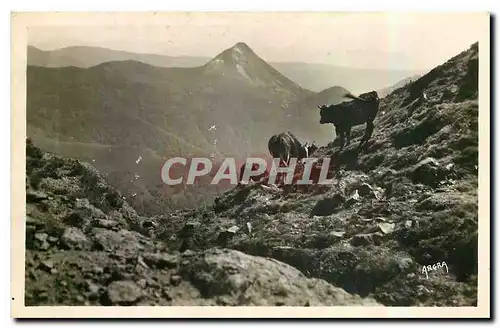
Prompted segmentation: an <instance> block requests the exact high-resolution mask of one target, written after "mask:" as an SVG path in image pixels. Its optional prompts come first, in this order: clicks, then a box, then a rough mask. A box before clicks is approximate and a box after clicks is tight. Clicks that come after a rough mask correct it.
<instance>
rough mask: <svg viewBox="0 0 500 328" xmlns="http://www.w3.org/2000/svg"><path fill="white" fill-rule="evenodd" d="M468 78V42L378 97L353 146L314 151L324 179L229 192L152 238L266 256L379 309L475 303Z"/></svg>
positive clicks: (473, 143) (473, 60) (472, 61)
mask: <svg viewBox="0 0 500 328" xmlns="http://www.w3.org/2000/svg"><path fill="white" fill-rule="evenodd" d="M477 73H478V45H477V43H476V44H474V45H472V46H471V47H470V48H469V49H467V50H466V51H464V52H462V53H460V54H458V55H457V56H455V57H453V58H451V59H450V60H449V61H447V62H446V63H444V64H443V65H440V66H439V67H436V68H435V69H433V70H431V71H430V72H429V73H428V74H426V75H424V76H422V77H421V78H420V79H418V80H416V81H414V82H413V83H411V84H409V85H407V86H406V87H403V88H400V89H398V90H396V91H395V92H393V93H392V94H390V95H388V96H387V97H385V98H384V99H382V101H381V110H380V113H379V115H378V116H377V118H376V119H375V130H374V133H373V137H372V139H371V140H369V141H368V144H367V146H366V147H365V148H364V149H362V150H361V151H358V150H357V144H358V143H359V142H360V140H361V137H362V134H363V132H364V131H363V127H356V128H355V129H353V138H354V139H353V141H352V143H351V144H350V145H349V146H347V147H346V148H345V149H344V150H343V151H341V152H339V149H338V147H337V146H335V145H334V144H329V145H328V146H325V147H321V148H320V149H318V151H317V152H315V153H314V157H317V158H321V159H322V158H325V157H329V158H332V162H333V165H332V166H331V168H330V169H331V174H332V178H333V179H334V182H333V184H327V185H313V186H299V185H295V186H281V187H276V186H268V185H266V184H265V183H261V182H260V183H255V184H252V185H250V186H243V187H238V188H234V189H232V190H230V191H228V192H226V193H225V194H223V195H222V196H221V197H218V198H217V199H216V200H215V201H214V204H213V205H211V206H206V207H203V208H199V209H197V210H196V211H189V212H187V211H186V212H180V213H176V214H174V215H171V216H169V217H168V218H161V219H160V224H158V226H157V230H156V232H155V234H156V235H157V236H165V235H169V234H172V233H174V232H180V231H189V234H185V235H184V238H182V239H180V240H179V239H177V240H172V241H169V242H167V247H169V248H172V249H181V250H186V249H187V250H192V251H200V250H204V249H209V248H211V247H214V246H218V247H226V248H231V249H236V250H239V251H243V252H245V253H247V254H251V255H256V256H265V257H270V258H274V259H277V260H279V261H283V262H285V263H287V264H289V265H292V266H294V267H296V268H298V269H299V270H301V271H302V272H303V273H304V274H305V275H306V276H308V277H314V278H320V279H324V280H326V281H328V282H329V283H331V284H333V285H335V286H337V287H340V288H343V289H345V290H346V291H347V292H349V293H353V294H358V295H360V296H361V297H373V298H375V299H376V300H377V301H378V302H380V303H382V304H384V305H386V306H477V283H478V282H477V273H478V262H477V261H478V180H477V179H478V171H477V169H478V167H477V165H478V133H477V131H478V110H479V108H478V99H477V90H478V79H477V78H478V75H477ZM423 92H425V93H426V94H427V96H428V98H427V100H425V99H424V98H423V97H421V95H422V93H423ZM424 266H425V268H426V271H427V272H426V271H423V269H422V268H423V267H424Z"/></svg>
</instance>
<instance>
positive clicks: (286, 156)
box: [267, 132, 317, 165]
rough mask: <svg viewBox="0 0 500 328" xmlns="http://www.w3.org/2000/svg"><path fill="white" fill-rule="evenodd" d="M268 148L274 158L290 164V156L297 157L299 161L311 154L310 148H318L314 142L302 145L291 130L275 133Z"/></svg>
mask: <svg viewBox="0 0 500 328" xmlns="http://www.w3.org/2000/svg"><path fill="white" fill-rule="evenodd" d="M267 146H268V149H269V152H270V153H271V156H272V157H273V158H279V159H281V161H282V162H283V163H285V164H286V165H288V164H289V163H290V158H296V159H297V161H299V160H301V159H303V158H306V157H308V156H309V155H310V150H316V149H317V146H316V145H315V144H314V143H312V144H310V143H306V144H305V145H302V144H301V143H300V141H299V140H298V139H297V138H296V137H295V136H294V135H293V134H292V133H291V132H282V133H280V134H275V135H273V136H272V137H271V138H270V139H269V142H268V145H267Z"/></svg>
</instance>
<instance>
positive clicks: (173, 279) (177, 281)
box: [170, 275, 182, 286]
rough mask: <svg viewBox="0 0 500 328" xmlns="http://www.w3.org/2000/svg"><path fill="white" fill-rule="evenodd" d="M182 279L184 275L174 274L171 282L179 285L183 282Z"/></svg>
mask: <svg viewBox="0 0 500 328" xmlns="http://www.w3.org/2000/svg"><path fill="white" fill-rule="evenodd" d="M181 281H182V277H181V276H177V275H174V276H171V277H170V283H171V284H172V285H173V286H178V285H179V284H180V283H181Z"/></svg>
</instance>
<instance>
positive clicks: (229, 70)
mask: <svg viewBox="0 0 500 328" xmlns="http://www.w3.org/2000/svg"><path fill="white" fill-rule="evenodd" d="M331 95H332V97H331V99H330V100H331V101H334V102H335V101H340V98H341V96H340V94H338V93H332V94H331ZM315 97H316V94H315V93H314V92H312V91H310V90H307V89H304V88H302V87H300V86H298V85H297V84H295V83H294V82H293V81H291V80H290V79H288V78H286V77H285V76H283V75H282V74H280V73H279V72H278V71H277V70H276V69H274V68H273V67H272V66H271V65H269V64H268V63H266V62H265V61H264V60H263V59H262V58H260V57H259V56H258V55H256V54H255V53H254V52H253V51H252V50H251V49H250V47H248V45H246V44H244V43H238V44H235V45H234V46H233V47H231V48H229V49H226V50H225V51H223V52H221V53H220V54H219V55H218V56H216V57H214V58H213V59H212V60H210V61H208V62H207V63H205V64H204V65H201V66H197V67H158V66H152V65H150V64H147V63H144V62H142V61H138V60H134V59H128V60H122V61H111V62H103V63H100V64H98V65H95V66H91V67H89V68H79V67H74V66H72V67H57V68H48V67H40V66H32V65H29V66H28V68H27V124H28V136H30V137H32V138H33V140H34V141H35V143H37V144H40V146H41V147H42V148H43V149H44V150H47V151H51V152H54V153H56V154H59V155H62V156H70V157H75V158H78V159H82V160H85V161H90V162H92V163H93V164H95V165H96V166H97V167H98V168H99V170H101V171H102V172H104V173H106V174H108V176H109V177H110V181H111V182H112V183H113V185H114V186H116V187H117V188H119V189H120V190H121V191H122V192H124V194H129V195H134V194H135V195H136V196H134V197H135V198H134V200H131V203H132V204H134V206H135V207H136V208H140V207H143V203H145V202H146V203H147V202H152V201H153V200H155V201H156V200H158V199H161V201H162V202H164V201H166V202H170V200H171V199H172V197H174V196H175V195H176V194H177V193H178V192H179V190H178V189H175V190H172V188H167V187H165V185H164V184H163V183H162V181H161V178H160V170H161V166H162V164H163V163H164V161H165V160H166V159H167V158H169V157H173V156H183V157H188V158H189V157H194V156H204V157H207V156H211V157H213V158H214V159H215V160H221V159H222V158H224V157H236V158H243V157H246V156H249V155H252V154H253V155H255V154H259V155H265V154H267V152H268V151H267V141H268V139H269V137H270V136H271V135H272V134H274V133H279V132H281V131H285V130H289V131H292V132H293V133H295V134H296V135H297V136H298V137H299V138H301V140H304V141H305V140H315V141H316V142H318V143H324V142H325V141H326V140H329V139H330V138H331V133H332V132H331V131H332V128H331V127H327V126H320V125H319V124H318V113H317V109H316V108H317V105H318V104H319V103H321V102H323V101H324V100H323V99H317V100H315ZM320 97H321V93H320ZM139 158H142V160H141V161H140V162H138V163H136V160H137V159H139ZM135 175H138V176H139V178H137V179H136V178H134V177H135ZM198 193H199V194H197V195H194V194H193V195H192V197H191V198H190V199H189V200H188V201H186V200H185V199H184V200H178V201H176V203H175V204H173V203H169V204H168V207H170V208H173V207H176V206H181V205H186V204H189V205H196V204H198V203H199V201H200V200H202V199H203V197H204V195H203V192H201V191H198ZM155 206H156V205H155ZM155 208H156V209H155V211H165V208H164V207H161V206H160V207H159V208H157V207H155Z"/></svg>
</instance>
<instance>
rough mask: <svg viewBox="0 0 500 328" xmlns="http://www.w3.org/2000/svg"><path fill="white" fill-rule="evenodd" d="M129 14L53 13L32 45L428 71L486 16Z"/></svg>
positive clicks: (477, 30)
mask: <svg viewBox="0 0 500 328" xmlns="http://www.w3.org/2000/svg"><path fill="white" fill-rule="evenodd" d="M131 17H133V16H130V15H129V16H127V17H126V18H124V17H122V16H116V17H115V16H112V15H111V16H98V15H97V16H96V17H92V16H87V18H85V16H78V17H77V18H75V17H73V18H70V16H67V17H64V19H59V20H57V19H53V20H51V21H50V24H51V25H52V26H37V27H36V28H30V29H29V31H28V37H29V44H31V45H34V46H36V47H39V48H40V49H43V50H50V49H55V48H61V47H65V46H73V45H88V46H101V47H106V48H111V49H116V50H127V51H132V52H144V53H157V54H164V55H171V56H176V55H190V56H206V57H213V56H215V55H217V54H218V53H220V52H221V51H223V50H224V49H226V48H229V47H231V46H232V45H234V44H235V43H237V42H240V41H242V42H245V43H247V44H248V45H249V46H250V47H251V48H252V49H253V50H254V51H255V52H256V53H257V54H258V55H259V56H261V57H262V58H263V59H265V60H266V61H301V62H315V63H326V64H332V65H340V66H351V67H363V68H370V67H372V68H393V69H394V68H404V69H409V70H425V69H429V68H433V67H435V66H436V65H439V64H441V63H443V62H444V61H446V60H447V59H449V58H450V57H452V56H454V55H456V54H458V53H459V52H460V51H462V50H465V49H466V48H467V47H469V46H470V45H471V44H472V43H473V42H475V41H477V40H478V39H479V35H481V33H484V28H482V27H484V26H485V25H484V21H485V19H488V17H487V15H486V14H477V13H476V14H466V13H453V14H452V13H448V14H444V13H425V14H424V13H421V14H410V13H391V14H384V13H258V14H256V13H201V12H200V13H190V14H159V15H156V16H136V17H135V18H131ZM89 18H90V19H89ZM111 18H113V19H111ZM482 22H483V24H481V23H482ZM44 25H46V24H44Z"/></svg>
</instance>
